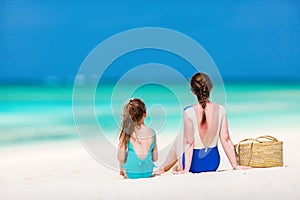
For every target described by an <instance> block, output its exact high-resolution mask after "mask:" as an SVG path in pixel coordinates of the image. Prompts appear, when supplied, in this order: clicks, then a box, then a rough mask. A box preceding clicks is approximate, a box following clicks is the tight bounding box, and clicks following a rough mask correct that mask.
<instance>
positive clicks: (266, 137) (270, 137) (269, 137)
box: [255, 135, 278, 142]
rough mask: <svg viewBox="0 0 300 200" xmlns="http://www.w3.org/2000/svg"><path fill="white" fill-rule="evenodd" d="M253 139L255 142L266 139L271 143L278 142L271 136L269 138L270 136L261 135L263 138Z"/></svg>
mask: <svg viewBox="0 0 300 200" xmlns="http://www.w3.org/2000/svg"><path fill="white" fill-rule="evenodd" d="M255 139H256V140H259V139H268V140H271V141H273V142H278V140H277V139H276V138H274V137H273V136H270V135H263V136H260V137H257V138H255Z"/></svg>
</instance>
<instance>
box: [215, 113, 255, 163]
mask: <svg viewBox="0 0 300 200" xmlns="http://www.w3.org/2000/svg"><path fill="white" fill-rule="evenodd" d="M220 140H221V144H222V146H223V149H224V151H225V153H226V156H227V158H228V160H229V162H230V164H231V166H232V167H233V169H250V168H251V167H248V166H240V165H238V163H237V160H236V156H235V151H234V146H233V143H232V141H231V139H230V135H229V131H228V122H227V117H226V113H224V115H223V118H222V127H221V132H220Z"/></svg>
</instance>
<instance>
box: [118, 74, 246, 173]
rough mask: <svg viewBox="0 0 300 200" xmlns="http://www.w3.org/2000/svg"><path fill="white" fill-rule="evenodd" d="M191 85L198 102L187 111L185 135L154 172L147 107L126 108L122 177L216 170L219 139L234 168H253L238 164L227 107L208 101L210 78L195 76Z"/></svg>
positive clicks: (137, 101)
mask: <svg viewBox="0 0 300 200" xmlns="http://www.w3.org/2000/svg"><path fill="white" fill-rule="evenodd" d="M190 86H191V91H192V93H193V94H194V95H195V96H196V97H197V100H198V101H197V103H196V104H195V105H192V106H188V107H186V108H185V109H184V113H183V121H184V134H182V135H179V136H178V137H177V139H176V141H175V142H174V144H173V146H172V147H171V149H170V152H169V154H168V156H167V157H166V159H165V161H164V162H163V164H162V165H161V166H160V167H159V169H158V170H157V171H155V172H153V168H154V162H156V161H157V159H158V150H157V143H156V135H155V132H154V131H153V130H152V129H151V128H149V127H147V126H146V125H145V124H144V119H145V117H146V105H145V103H144V102H143V101H142V100H141V99H138V98H134V99H131V100H130V101H129V102H128V103H127V104H126V105H125V106H124V110H123V121H122V125H121V132H120V136H119V140H120V142H119V146H118V148H119V149H118V160H119V162H120V174H121V175H123V176H124V177H125V178H147V177H151V176H153V175H160V174H162V173H164V172H166V171H168V170H169V169H170V168H172V167H173V166H174V167H173V169H174V173H186V172H192V173H200V172H209V171H216V170H217V169H218V167H219V164H220V154H219V151H218V147H217V144H218V140H219V139H220V141H221V144H222V146H223V149H224V151H225V153H226V155H227V158H228V160H229V162H230V164H231V166H232V167H233V169H248V168H250V167H248V166H240V165H238V163H237V160H236V156H235V152H234V146H233V143H232V141H231V139H230V136H229V131H228V124H227V117H226V112H225V109H224V107H223V106H221V105H219V104H216V103H213V102H210V101H209V96H210V93H211V91H212V89H213V84H212V82H211V80H210V78H209V76H208V75H207V74H205V73H196V74H195V75H194V76H193V77H192V79H191V81H190Z"/></svg>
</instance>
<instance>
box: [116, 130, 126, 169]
mask: <svg viewBox="0 0 300 200" xmlns="http://www.w3.org/2000/svg"><path fill="white" fill-rule="evenodd" d="M124 139H125V133H124V132H122V133H121V137H120V141H119V145H118V160H119V161H120V164H124V163H125V162H126V157H127V152H126V146H125V144H124V143H123V142H122V141H123V140H124Z"/></svg>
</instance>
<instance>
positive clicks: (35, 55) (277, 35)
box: [0, 0, 300, 82]
mask: <svg viewBox="0 0 300 200" xmlns="http://www.w3.org/2000/svg"><path fill="white" fill-rule="evenodd" d="M124 2H125V1H121V0H120V1H109V3H107V2H104V1H103V2H102V1H95V2H93V1H64V2H63V1H55V0H54V1H41V2H38V1H19V0H16V1H5V0H4V1H1V2H0V70H1V73H0V81H2V82H6V81H11V82H14V81H24V80H25V81H35V80H44V79H47V78H49V77H55V78H57V79H59V80H67V81H72V80H73V78H74V76H75V75H76V73H77V70H78V69H79V67H80V65H81V63H82V61H83V60H84V58H85V57H86V56H87V55H88V53H89V52H90V51H91V50H92V49H93V48H94V47H95V46H96V45H98V44H99V43H100V42H101V41H103V40H105V39H107V38H108V37H110V36H112V35H114V34H117V33H119V32H121V31H125V30H128V29H132V28H138V27H147V26H151V27H165V28H169V29H174V30H176V31H179V32H182V33H184V34H186V35H188V36H190V37H192V38H193V39H195V40H196V41H197V42H199V43H200V44H201V45H202V46H203V47H204V48H205V49H206V51H207V52H208V53H209V54H210V56H211V57H212V59H213V60H214V61H215V63H216V65H217V66H218V68H219V71H220V72H221V74H222V76H223V78H224V80H229V81H230V80H239V81H242V80H259V81H264V80H267V81H269V80H275V81H285V80H297V81H299V80H300V56H299V55H300V2H299V1H276V0H274V1H206V2H204V1H201V2H198V1H178V2H175V1H164V2H163V3H162V2H160V1H130V2H126V3H124Z"/></svg>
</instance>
